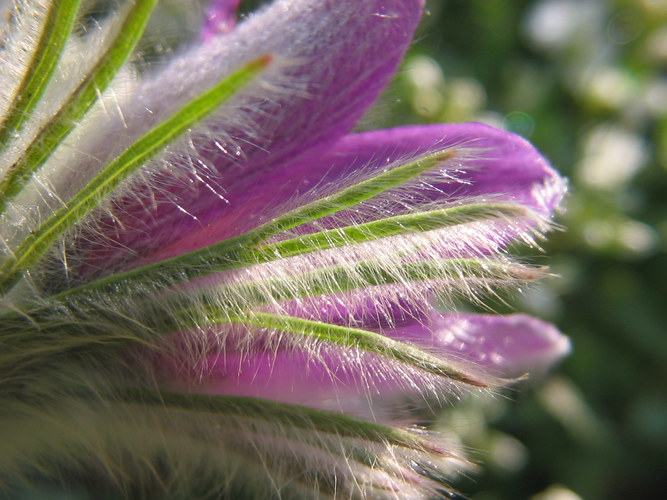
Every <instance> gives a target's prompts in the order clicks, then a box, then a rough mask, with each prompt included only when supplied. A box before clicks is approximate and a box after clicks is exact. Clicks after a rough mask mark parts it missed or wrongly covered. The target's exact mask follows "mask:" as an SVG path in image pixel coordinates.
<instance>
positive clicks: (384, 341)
mask: <svg viewBox="0 0 667 500" xmlns="http://www.w3.org/2000/svg"><path fill="white" fill-rule="evenodd" d="M230 321H231V322H232V323H241V324H244V325H252V326H259V327H264V328H271V329H276V330H280V331H284V332H289V333H292V334H295V335H300V336H304V337H311V338H316V339H318V340H322V341H324V342H327V343H329V344H335V345H338V346H340V347H347V348H356V349H361V350H363V351H367V352H372V353H375V354H379V355H380V356H382V357H385V358H387V359H390V360H393V361H399V362H401V363H405V364H407V365H410V366H411V367H412V368H415V369H417V370H419V371H421V372H426V373H430V374H432V375H436V376H438V377H446V378H448V379H451V380H455V381H457V382H462V383H464V384H468V385H472V386H476V387H488V385H487V384H486V383H485V382H483V381H480V380H477V379H475V378H473V377H472V376H471V375H470V374H468V373H465V372H463V371H461V370H460V369H458V368H457V367H455V366H453V365H451V364H447V363H446V362H445V361H444V360H442V359H440V358H437V357H436V356H432V355H430V354H428V353H426V352H424V351H422V350H420V349H418V348H416V347H413V346H412V345H410V344H407V343H405V342H398V341H395V340H392V339H390V338H388V337H385V336H384V335H380V334H378V333H374V332H370V331H368V330H361V329H359V328H351V327H347V326H340V325H333V324H328V323H322V322H321V321H312V320H308V319H303V318H296V317H292V316H281V315H276V314H268V313H260V312H251V313H249V314H246V315H244V316H240V317H232V318H231V319H230Z"/></svg>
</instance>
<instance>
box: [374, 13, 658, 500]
mask: <svg viewBox="0 0 667 500" xmlns="http://www.w3.org/2000/svg"><path fill="white" fill-rule="evenodd" d="M427 8H428V11H427V15H426V16H425V17H424V19H423V22H422V26H421V28H420V30H419V32H418V35H417V37H416V39H415V43H414V45H413V47H412V49H411V51H410V53H409V55H408V57H407V58H406V60H405V62H404V64H403V71H402V72H401V73H400V75H399V76H398V77H397V79H396V81H395V82H394V84H393V85H392V87H391V89H390V90H389V91H388V92H387V93H386V94H385V95H384V97H383V99H382V101H381V103H380V104H379V106H377V107H376V108H375V109H374V110H373V112H372V113H371V114H370V115H369V117H368V118H367V119H368V120H369V121H370V122H372V128H378V127H382V128H384V127H388V126H391V125H399V124H406V123H431V122H458V121H470V120H475V121H482V122H486V123H490V124H492V125H496V126H499V127H502V128H505V129H508V130H511V131H514V132H516V133H518V134H521V135H522V136H524V137H526V138H527V139H529V140H530V141H531V142H532V143H533V144H535V146H536V147H537V148H538V149H540V150H541V151H542V153H544V155H545V156H546V157H547V158H548V159H549V160H550V162H551V163H552V164H553V165H554V166H555V167H556V168H557V169H558V170H559V171H560V172H562V173H563V174H564V175H565V176H567V177H568V178H569V179H570V193H569V198H568V200H567V204H566V208H567V211H566V212H565V213H564V214H562V215H561V216H560V217H559V223H560V224H561V225H562V226H563V227H564V231H562V232H557V233H553V234H551V235H550V238H549V241H548V242H547V243H546V244H545V246H544V249H545V253H544V255H541V256H540V255H537V256H533V257H531V259H532V261H533V262H538V263H542V262H544V263H548V264H549V266H550V267H551V269H552V270H553V271H554V272H555V273H556V274H558V275H560V278H558V279H550V280H547V281H546V282H543V283H540V284H539V285H538V286H535V287H533V288H532V289H529V290H526V291H525V293H524V294H523V295H522V296H521V297H519V298H515V299H514V300H512V301H511V306H512V308H514V309H515V310H520V311H524V312H528V313H530V314H533V315H536V316H539V317H542V318H544V319H546V320H548V321H551V322H553V323H555V324H557V325H558V326H559V327H560V329H561V330H562V331H563V332H564V333H566V334H567V335H569V336H570V338H571V339H572V344H573V353H572V355H571V356H570V357H569V358H567V359H565V360H564V361H563V362H562V363H561V364H560V365H559V366H558V367H557V368H556V369H555V370H553V371H552V373H551V374H550V375H549V376H547V377H544V378H543V379H541V380H537V381H532V383H530V384H528V385H526V386H525V387H522V388H521V391H516V392H510V393H509V394H505V395H504V396H506V397H503V396H497V397H494V398H489V399H488V400H485V401H483V402H482V403H480V402H479V401H478V400H475V401H469V402H466V403H465V404H464V405H463V406H461V407H458V408H454V409H449V408H448V409H445V410H444V411H443V413H442V415H441V417H440V419H439V422H438V425H440V426H442V427H446V428H454V429H455V430H457V431H458V432H459V433H460V434H461V435H462V437H463V440H464V444H465V445H466V446H468V447H470V449H471V450H472V456H473V457H474V459H475V460H477V461H479V462H480V463H482V464H483V468H482V469H481V472H479V473H477V474H473V475H470V476H469V477H467V478H464V479H462V480H461V481H460V482H459V483H458V484H457V486H458V488H459V489H460V490H461V491H462V492H464V493H466V494H467V495H470V496H471V497H472V498H474V499H475V500H496V499H498V500H500V499H532V500H575V499H579V498H582V499H600V500H602V499H604V500H607V499H630V498H632V499H635V498H637V499H639V498H642V499H659V498H667V332H666V331H665V330H666V328H665V325H666V324H667V322H666V319H667V255H666V253H665V246H666V245H665V242H666V241H667V71H666V70H667V0H532V1H530V0H449V1H445V0H432V1H427ZM376 125H377V126H376ZM533 254H534V253H533ZM493 307H494V310H498V311H499V312H506V310H507V311H509V310H510V309H507V308H504V307H503V306H502V305H501V304H499V305H498V306H496V305H494V306H493Z"/></svg>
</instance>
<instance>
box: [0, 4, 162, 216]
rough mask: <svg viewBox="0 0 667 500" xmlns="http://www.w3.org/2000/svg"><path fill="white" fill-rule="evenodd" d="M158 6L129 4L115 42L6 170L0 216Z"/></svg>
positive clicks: (126, 53)
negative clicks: (19, 156) (18, 157)
mask: <svg viewBox="0 0 667 500" xmlns="http://www.w3.org/2000/svg"><path fill="white" fill-rule="evenodd" d="M157 2H158V0H135V1H134V2H133V3H132V6H131V7H130V10H129V12H128V14H127V16H126V18H125V21H124V23H123V24H122V26H120V28H119V30H118V33H117V35H116V39H115V40H114V41H113V43H112V44H111V45H110V47H109V48H108V49H107V50H106V52H105V53H104V54H103V55H102V57H101V58H100V59H99V61H98V62H97V64H95V66H94V67H93V69H92V70H91V71H90V73H89V74H88V75H87V76H86V78H85V79H84V80H83V81H82V82H81V83H80V84H79V86H78V87H77V88H76V90H74V92H73V93H72V95H71V96H70V97H69V99H68V100H67V102H66V103H65V104H64V105H63V106H62V107H61V108H60V110H59V111H58V112H57V113H56V114H55V115H54V116H53V117H52V118H51V119H50V120H49V122H48V123H47V124H46V125H45V126H44V127H43V128H42V129H41V130H40V132H39V133H38V134H37V137H35V139H34V140H33V142H32V143H31V144H30V145H29V146H28V148H27V150H26V151H25V152H24V154H23V155H22V156H21V158H20V159H19V160H18V161H17V162H16V163H15V164H14V165H12V166H11V167H10V168H9V169H8V171H7V172H6V174H5V177H4V178H3V179H2V181H0V214H2V213H3V212H4V211H5V209H6V207H7V203H8V202H9V200H10V199H12V198H13V197H14V196H16V195H17V194H18V193H19V192H21V190H22V189H23V188H24V187H25V185H26V184H27V183H28V181H29V180H30V178H31V177H32V175H33V174H34V173H35V172H36V171H37V170H38V169H39V168H40V167H41V166H42V165H43V164H44V163H45V162H46V160H47V159H48V158H49V156H50V155H51V153H52V152H53V151H54V150H55V149H56V147H57V146H58V145H59V144H60V143H61V142H62V141H63V140H64V139H65V138H66V137H67V135H68V134H69V133H70V132H71V131H72V129H73V128H74V126H75V125H76V123H78V121H79V120H80V119H81V117H82V116H83V115H84V114H85V113H86V112H87V111H88V110H89V109H90V107H91V106H92V105H93V104H94V103H95V102H96V101H97V99H98V98H99V96H100V95H102V93H103V92H104V90H106V88H107V87H108V85H109V83H110V82H111V80H113V78H114V76H116V73H118V70H119V69H120V68H121V66H122V65H123V63H124V62H125V61H126V60H127V58H128V57H129V56H130V54H131V53H132V51H133V50H134V47H135V46H136V44H137V42H138V41H139V39H140V38H141V35H142V34H143V32H144V29H145V27H146V24H147V23H148V18H149V17H150V15H151V12H152V11H153V8H154V7H155V5H156V4H157ZM65 3H67V1H66V0H65Z"/></svg>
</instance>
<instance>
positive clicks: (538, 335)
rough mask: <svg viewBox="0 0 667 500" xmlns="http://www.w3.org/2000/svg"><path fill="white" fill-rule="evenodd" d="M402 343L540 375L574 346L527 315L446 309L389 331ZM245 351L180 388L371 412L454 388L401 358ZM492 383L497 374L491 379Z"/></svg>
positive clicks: (218, 359) (219, 360) (327, 351)
mask: <svg viewBox="0 0 667 500" xmlns="http://www.w3.org/2000/svg"><path fill="white" fill-rule="evenodd" d="M383 333H384V334H385V335H386V336H387V337H390V338H392V339H394V340H398V341H401V342H406V343H411V344H413V345H416V346H418V347H420V348H421V349H423V350H424V351H425V352H429V353H431V354H434V355H436V356H438V357H440V358H441V359H443V360H446V361H447V362H448V363H450V364H452V365H455V366H459V367H465V368H464V369H465V370H466V371H468V372H469V373H471V374H477V375H478V376H479V377H481V380H483V379H484V377H487V376H488V377H503V378H514V377H519V376H522V375H524V374H526V373H529V374H539V373H541V372H544V371H545V370H547V369H548V368H549V367H550V366H551V365H552V364H553V363H554V362H556V361H557V360H558V359H560V358H562V357H563V356H565V355H566V354H567V353H568V352H569V351H570V342H569V339H568V338H567V337H565V336H564V335H562V334H561V333H560V332H559V331H558V330H557V329H556V328H555V327H554V326H553V325H550V324H548V323H545V322H543V321H540V320H538V319H535V318H531V317H528V316H524V315H519V314H516V315H510V316H493V315H481V314H438V313H432V314H431V316H430V318H426V319H423V320H422V321H419V322H418V321H417V320H413V321H412V323H410V324H407V325H403V326H400V327H397V328H395V329H387V330H385V331H383ZM308 349H309V348H308V347H304V348H303V349H294V348H291V349H277V350H276V351H271V352H268V351H261V352H247V353H243V354H242V353H239V352H236V351H233V350H231V351H230V350H225V351H224V354H221V355H219V356H212V357H210V358H209V361H208V366H207V367H205V368H204V372H205V375H204V377H203V379H199V378H197V382H187V381H186V379H184V378H183V377H182V376H181V377H174V376H173V375H171V376H170V375H169V374H167V376H166V378H167V380H171V382H167V383H168V384H169V385H171V386H173V387H174V388H177V389H181V390H188V391H194V392H205V393H210V394H219V395H238V396H253V397H261V398H268V399H274V400H278V401H284V402H290V403H296V404H303V405H308V406H315V407H323V408H331V409H338V410H342V409H344V410H345V411H358V412H363V411H364V410H365V409H366V406H367V405H368V404H371V402H372V400H373V398H374V396H375V395H378V396H380V397H381V399H383V400H385V401H390V400H392V399H393V398H394V397H397V396H398V395H399V394H415V393H425V394H431V395H433V396H436V397H437V395H438V394H442V393H443V392H442V391H445V392H450V391H451V390H453V389H454V387H453V386H452V385H451V383H450V382H448V381H447V379H441V378H439V377H436V376H433V375H429V374H424V373H420V372H419V371H418V370H416V369H411V368H409V367H407V366H406V365H403V364H401V363H397V362H393V361H389V360H386V359H382V358H381V357H379V356H377V355H375V354H371V353H367V352H361V351H357V350H355V349H339V348H336V347H329V348H317V347H315V346H311V347H310V349H313V350H312V351H309V350H308ZM489 380H491V379H489Z"/></svg>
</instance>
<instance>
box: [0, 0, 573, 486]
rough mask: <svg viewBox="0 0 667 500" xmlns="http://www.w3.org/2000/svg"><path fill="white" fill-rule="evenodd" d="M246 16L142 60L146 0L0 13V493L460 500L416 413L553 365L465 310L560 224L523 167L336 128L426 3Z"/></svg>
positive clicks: (397, 136)
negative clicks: (523, 250)
mask: <svg viewBox="0 0 667 500" xmlns="http://www.w3.org/2000/svg"><path fill="white" fill-rule="evenodd" d="M171 3H172V4H173V2H171ZM238 3H239V2H238V1H234V0H214V1H213V2H210V3H209V4H208V5H207V6H206V8H207V10H206V11H205V12H202V16H201V20H200V21H199V20H198V21H196V22H195V23H194V25H193V24H192V23H190V24H187V23H186V22H185V21H183V22H182V24H183V25H185V26H186V28H187V29H183V33H180V34H178V36H176V37H175V38H174V37H172V40H176V41H174V42H172V43H170V44H160V42H159V36H160V28H159V23H157V24H156V23H155V22H154V21H153V20H154V19H156V18H159V17H162V18H165V16H166V17H168V16H169V14H168V13H167V14H165V9H167V7H165V6H163V5H162V4H161V5H157V4H158V2H157V0H127V1H122V0H118V1H115V0H108V1H102V2H99V1H98V2H93V1H87V0H13V1H3V2H0V33H1V35H0V36H1V38H0V68H1V71H0V88H1V91H0V443H1V444H0V497H2V498H35V496H26V495H28V494H29V493H30V492H33V493H34V492H38V491H52V488H54V487H57V488H59V489H60V490H61V491H65V492H70V493H71V494H76V495H88V496H83V498H211V499H214V498H396V499H406V498H435V497H444V498H454V497H455V496H456V495H457V494H458V493H456V492H454V491H453V490H452V488H451V487H450V486H449V484H450V481H451V479H452V478H454V477H455V476H456V474H458V473H460V472H461V471H467V470H469V467H470V465H469V464H468V462H467V461H466V457H465V456H464V454H463V452H462V450H461V447H460V446H458V445H457V443H456V440H455V438H454V437H453V436H448V435H446V434H445V433H444V432H434V431H429V430H427V429H426V428H424V427H420V426H418V425H417V424H422V425H423V424H424V421H423V419H421V417H416V416H415V415H421V414H420V413H418V412H417V413H415V410H417V409H419V408H424V407H429V408H438V407H442V406H445V407H446V406H447V405H449V404H452V403H453V402H455V401H456V400H457V399H458V398H460V397H463V396H467V395H468V394H470V393H473V394H474V393H484V392H495V391H498V390H499V389H500V388H501V387H503V386H506V385H508V384H512V383H515V382H517V381H518V380H520V379H523V378H524V377H525V376H526V374H527V373H529V372H535V371H538V372H539V371H544V370H545V369H547V368H548V366H549V365H551V364H552V363H553V362H554V361H555V360H556V359H558V358H559V357H561V356H563V355H564V354H565V353H567V351H568V350H569V343H568V340H567V338H565V337H564V336H562V335H561V334H560V333H559V332H558V331H557V330H556V328H554V327H553V326H551V325H549V324H546V323H544V322H542V321H540V320H537V319H534V318H531V317H527V316H524V315H520V314H513V315H509V316H500V315H493V314H490V313H487V314H478V313H471V312H469V311H470V310H472V308H471V307H468V308H467V309H465V310H462V309H461V308H459V309H457V306H458V305H459V304H461V303H462V302H465V301H467V302H468V303H469V304H472V305H481V304H483V303H484V301H485V299H486V298H488V297H489V296H493V295H494V294H497V293H498V290H501V289H507V288H510V289H512V288H518V287H521V286H523V285H524V284H525V283H527V282H530V281H533V280H536V279H539V278H541V277H544V276H545V275H547V274H548V271H547V270H546V269H545V268H544V267H536V266H531V265H529V264H526V263H525V262H520V259H517V258H513V257H512V256H511V255H510V253H509V249H511V248H513V247H514V246H515V245H516V244H523V245H531V246H537V245H538V242H539V240H540V238H542V237H543V234H544V233H545V232H546V231H547V230H549V229H550V228H552V227H553V221H552V214H553V212H554V211H555V210H556V209H557V208H558V206H559V204H560V202H561V200H562V198H563V195H564V191H565V187H564V182H563V180H562V179H561V178H560V177H559V176H558V174H557V173H556V172H554V170H552V168H551V167H550V166H549V165H548V163H547V162H546V161H545V160H544V158H543V157H542V156H541V155H540V154H539V153H538V152H537V151H536V150H535V149H534V148H533V147H532V146H531V145H530V144H529V143H528V142H526V141H525V140H523V139H522V138H521V137H518V136H516V135H513V134H511V133H508V132H505V131H502V130H497V129H494V128H491V127H488V126H485V125H482V124H476V123H465V124H451V125H429V126H411V127H401V128H396V129H392V130H378V131H370V132H362V133H353V132H351V130H352V129H353V127H354V126H355V124H356V123H357V122H358V120H359V119H360V118H361V116H362V114H363V113H364V112H365V111H366V110H367V109H368V107H369V106H370V105H371V104H372V103H373V102H374V100H375V99H376V98H377V96H378V95H379V93H380V92H381V91H382V90H383V88H384V87H385V85H386V84H387V83H388V82H389V80H390V79H391V77H392V76H393V74H394V73H395V71H396V69H397V66H398V64H399V62H400V61H401V58H402V56H403V54H404V52H405V50H406V48H407V47H408V45H409V44H410V43H411V39H412V36H413V32H414V30H415V28H416V26H417V23H418V21H419V19H420V16H421V15H422V9H423V5H422V4H423V1H422V0H364V1H363V2H360V1H359V0H335V1H334V0H276V1H274V2H273V3H270V4H269V5H266V6H265V7H263V8H261V9H259V10H258V11H257V12H255V13H254V14H252V15H250V16H247V17H246V18H245V19H244V20H243V22H241V23H239V24H236V9H237V7H238ZM182 10H183V9H182ZM184 10H188V6H187V5H186V6H185V9H184ZM179 21H180V19H178V20H177V22H176V23H172V24H175V25H176V26H178V24H179ZM155 26H158V28H156V27H155ZM156 37H157V38H156ZM156 39H157V40H158V41H157V42H156V41H155V40H156ZM444 411H446V409H445V410H444ZM26 492H27V493H26ZM79 497H80V496H79ZM79 497H77V498H79Z"/></svg>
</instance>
